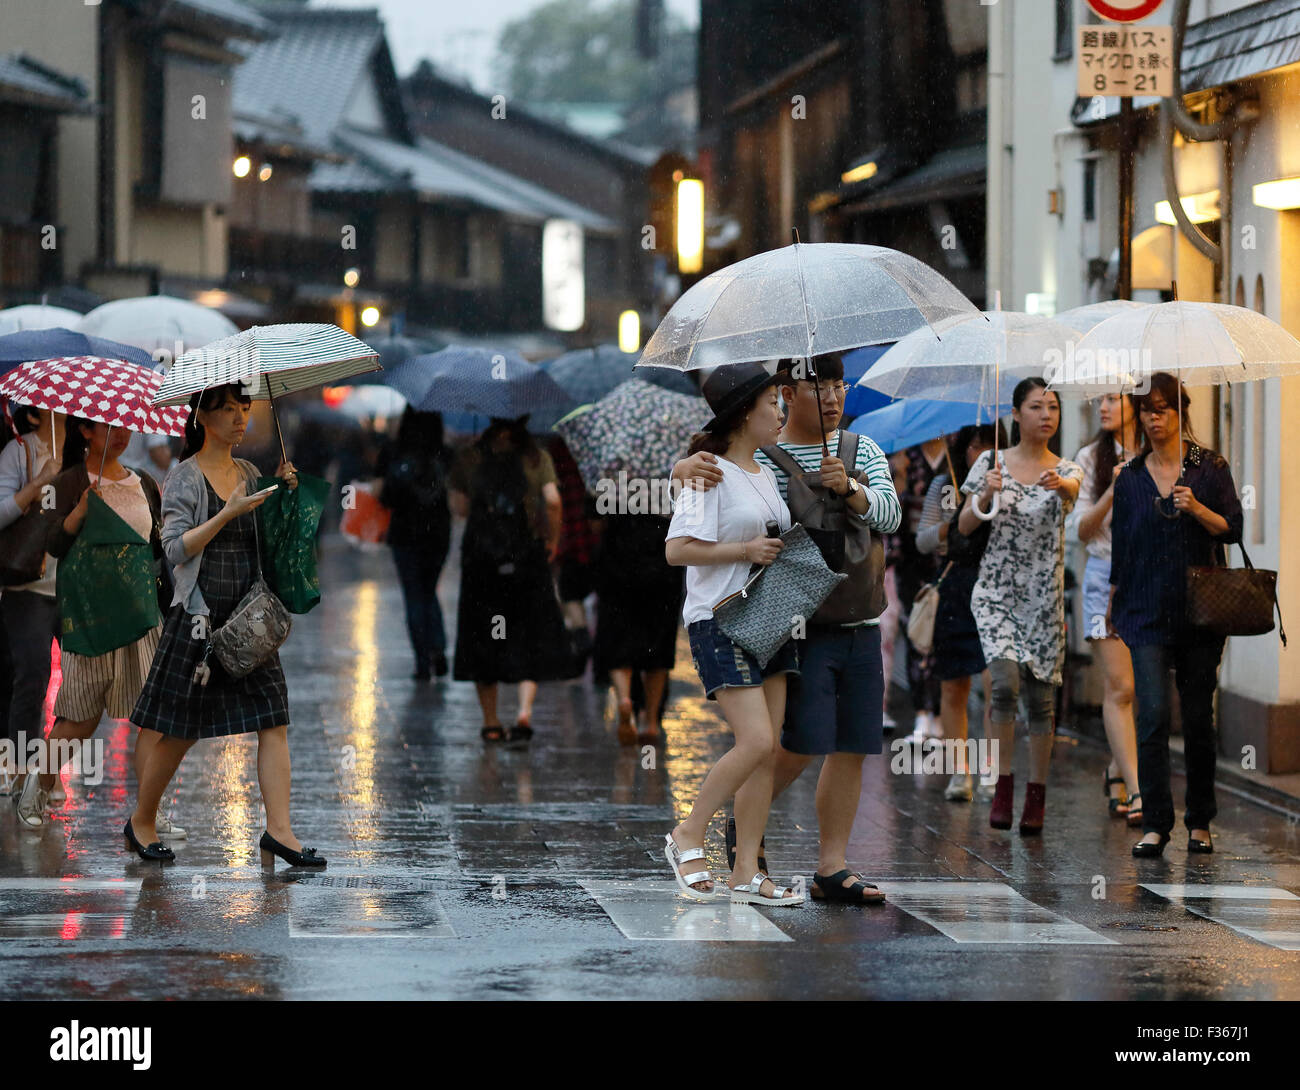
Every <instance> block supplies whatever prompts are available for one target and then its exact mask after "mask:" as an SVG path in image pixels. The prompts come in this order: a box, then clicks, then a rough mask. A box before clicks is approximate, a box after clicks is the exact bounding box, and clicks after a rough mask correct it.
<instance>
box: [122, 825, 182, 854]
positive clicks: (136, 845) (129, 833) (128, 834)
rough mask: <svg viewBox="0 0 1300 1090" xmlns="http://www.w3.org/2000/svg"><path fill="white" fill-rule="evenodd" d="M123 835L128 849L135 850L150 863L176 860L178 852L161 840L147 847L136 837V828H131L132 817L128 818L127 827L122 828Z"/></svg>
mask: <svg viewBox="0 0 1300 1090" xmlns="http://www.w3.org/2000/svg"><path fill="white" fill-rule="evenodd" d="M122 836H123V837H125V838H126V847H127V850H128V851H133V852H135V854H136V855H138V856H139V857H140V858H141V859H143V860H145V861H146V862H149V863H173V862H175V860H176V853H175V852H174V851H172V850H171V848H169V847H167V845H165V844H164V843H163V842H162V841H161V840H158V841H155V842H154V843H152V844H150V845H149V846H148V847H145V846H144V845H143V844H141V843H140V841H139V840H137V839H136V835H135V830H134V829H133V828H131V819H130V818H127V819H126V827H125V828H124V829H123V830H122Z"/></svg>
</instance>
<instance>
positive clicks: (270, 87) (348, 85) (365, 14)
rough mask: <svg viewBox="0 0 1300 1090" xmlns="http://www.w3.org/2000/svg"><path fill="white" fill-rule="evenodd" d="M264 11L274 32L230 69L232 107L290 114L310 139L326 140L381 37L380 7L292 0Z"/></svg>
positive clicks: (246, 111)
mask: <svg viewBox="0 0 1300 1090" xmlns="http://www.w3.org/2000/svg"><path fill="white" fill-rule="evenodd" d="M263 11H264V12H265V14H266V15H267V17H268V19H269V21H270V22H271V23H272V25H273V27H274V29H275V30H277V31H278V36H277V37H275V38H272V39H271V40H270V41H266V42H262V43H261V44H260V45H258V46H256V47H255V48H253V49H252V50H250V51H248V52H247V55H246V59H245V60H244V63H243V64H241V65H240V66H239V67H238V68H236V69H235V85H234V108H235V111H236V112H237V113H240V114H244V115H249V116H252V115H258V114H262V115H265V114H267V113H269V112H271V111H275V110H279V111H282V112H284V113H287V114H291V115H292V116H293V117H295V118H297V120H298V121H299V123H300V124H301V125H302V128H303V131H304V133H305V134H306V136H307V138H308V139H309V140H312V141H314V142H316V143H320V144H328V143H329V142H330V137H331V135H332V134H333V132H334V130H335V129H336V128H338V127H339V125H340V123H341V120H342V117H343V111H344V110H345V109H346V107H347V104H348V99H349V98H350V97H351V95H352V92H353V90H354V89H355V88H356V86H357V83H358V81H359V80H361V79H362V78H363V77H364V76H365V74H366V70H367V68H368V66H369V64H370V60H371V57H372V56H373V55H374V51H375V48H376V46H378V45H379V44H380V43H381V42H382V41H383V38H384V27H383V24H382V23H381V22H380V20H379V13H378V12H377V11H375V10H374V9H371V8H367V9H363V10H352V9H335V8H307V9H303V8H300V7H297V6H293V7H279V6H267V7H265V8H263Z"/></svg>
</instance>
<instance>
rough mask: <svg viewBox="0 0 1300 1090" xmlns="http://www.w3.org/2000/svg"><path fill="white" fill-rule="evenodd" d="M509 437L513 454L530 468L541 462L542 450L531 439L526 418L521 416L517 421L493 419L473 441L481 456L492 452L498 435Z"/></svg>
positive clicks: (535, 441)
mask: <svg viewBox="0 0 1300 1090" xmlns="http://www.w3.org/2000/svg"><path fill="white" fill-rule="evenodd" d="M502 434H505V435H508V436H510V445H511V446H512V447H514V449H515V452H516V453H518V454H520V455H522V456H523V459H524V461H525V462H527V463H528V464H529V465H530V466H535V465H537V463H538V462H539V461H540V460H541V457H542V450H541V447H539V446H538V445H537V440H536V439H534V438H533V437H532V434H531V433H530V432H529V431H528V417H527V416H521V417H519V418H518V419H517V420H503V419H500V418H498V417H493V419H492V420H491V422H490V423H489V424H488V427H487V430H486V431H485V432H484V433H483V434H482V435H480V436H479V437H478V439H476V440H475V444H474V445H475V446H477V447H478V448H479V451H480V452H481V453H483V454H490V453H491V452H492V443H493V441H494V440H495V439H496V437H497V436H498V435H502Z"/></svg>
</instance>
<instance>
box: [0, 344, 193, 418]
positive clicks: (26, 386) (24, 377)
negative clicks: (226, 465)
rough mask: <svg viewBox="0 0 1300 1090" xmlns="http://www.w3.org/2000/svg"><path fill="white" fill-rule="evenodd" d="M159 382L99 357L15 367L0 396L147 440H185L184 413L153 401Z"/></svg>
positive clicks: (0, 381)
mask: <svg viewBox="0 0 1300 1090" xmlns="http://www.w3.org/2000/svg"><path fill="white" fill-rule="evenodd" d="M162 382H163V376H162V375H161V374H159V373H158V372H157V371H150V370H149V369H148V368H147V367H141V366H140V365H139V364H135V363H128V362H127V361H126V360H113V359H105V358H103V357H101V356H58V357H55V358H54V359H47V360H32V361H30V362H28V363H23V364H20V365H19V366H17V367H15V368H14V369H13V370H12V371H10V372H8V373H7V374H5V375H4V376H2V377H0V396H3V397H7V398H10V399H11V400H13V401H16V402H17V403H18V404H20V405H31V406H33V407H34V408H37V409H51V410H53V411H54V412H56V413H67V414H68V415H69V416H79V417H81V418H82V419H83V420H92V421H94V422H96V423H98V424H108V425H110V426H112V427H114V428H125V429H126V430H127V431H139V432H144V433H145V434H147V435H177V436H179V435H184V434H185V418H186V416H187V415H188V414H189V409H188V408H187V407H186V406H184V405H179V406H168V407H160V406H156V405H154V404H153V399H154V398H155V397H156V396H157V394H158V389H159V387H160V386H162Z"/></svg>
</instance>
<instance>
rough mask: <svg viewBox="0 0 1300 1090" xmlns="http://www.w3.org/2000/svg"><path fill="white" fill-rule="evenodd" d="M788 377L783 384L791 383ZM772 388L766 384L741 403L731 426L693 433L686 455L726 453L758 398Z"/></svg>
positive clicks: (733, 415)
mask: <svg viewBox="0 0 1300 1090" xmlns="http://www.w3.org/2000/svg"><path fill="white" fill-rule="evenodd" d="M786 379H787V381H785V382H783V383H781V385H789V376H786ZM771 388H772V386H771V384H770V383H769V384H768V385H767V386H764V387H763V388H762V389H761V390H759V391H758V392H756V393H755V394H754V396H753V397H751V398H750V399H749V400H748V401H746V402H745V403H744V404H743V405H741V406H740V408H738V409H736V410H735V411H734V412H733V413H732V414H731V416H732V424H731V426H730V427H728V428H725V429H719V430H718V431H697V432H696V433H695V434H694V435H692V436H691V445H690V446H689V447H687V448H686V457H688V458H689V457H690V456H691V455H692V454H699V453H700V451H702V450H703V451H708V453H710V454H718V455H722V454H726V453H727V448H728V447H729V446H731V437H732V436H733V435H735V434H736V432H738V431H740V429H741V428H743V427H744V426H745V424H744V421H745V417H746V415H747V414H748V413H749V412H750V410H752V409H753V408H754V406H755V405H757V404H758V399H759V398H760V397H762V396H763V395H764V394H766V393H767V392H768V391H769V390H770V389H771Z"/></svg>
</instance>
